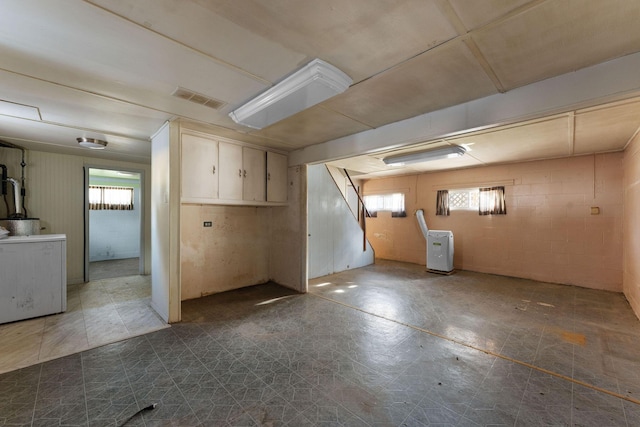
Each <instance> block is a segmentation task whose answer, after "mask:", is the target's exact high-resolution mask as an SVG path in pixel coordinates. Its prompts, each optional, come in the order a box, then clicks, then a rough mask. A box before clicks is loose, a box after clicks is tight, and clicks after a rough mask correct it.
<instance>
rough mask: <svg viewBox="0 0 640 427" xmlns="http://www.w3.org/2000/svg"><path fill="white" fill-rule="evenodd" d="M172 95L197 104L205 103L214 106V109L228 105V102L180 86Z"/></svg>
mask: <svg viewBox="0 0 640 427" xmlns="http://www.w3.org/2000/svg"><path fill="white" fill-rule="evenodd" d="M171 96H175V97H178V98H182V99H185V100H187V101H191V102H195V103H196V104H200V105H204V106H205V107H209V108H213V109H214V110H219V109H220V108H222V107H224V106H225V105H226V102H223V101H220V100H217V99H214V98H210V97H208V96H206V95H203V94H201V93H197V92H194V91H192V90H189V89H185V88H183V87H179V86H178V87H177V88H176V90H174V91H173V93H172V94H171Z"/></svg>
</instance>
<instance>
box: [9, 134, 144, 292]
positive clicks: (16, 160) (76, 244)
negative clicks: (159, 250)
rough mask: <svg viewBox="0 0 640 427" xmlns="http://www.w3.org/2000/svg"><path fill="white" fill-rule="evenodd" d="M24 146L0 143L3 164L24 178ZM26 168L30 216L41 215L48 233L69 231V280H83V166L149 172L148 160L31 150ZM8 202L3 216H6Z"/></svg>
mask: <svg viewBox="0 0 640 427" xmlns="http://www.w3.org/2000/svg"><path fill="white" fill-rule="evenodd" d="M20 159H21V152H20V150H15V149H10V148H3V147H0V164H5V165H7V167H8V169H9V173H8V175H9V176H10V177H15V178H20V174H21V168H20ZM26 163H27V167H26V168H25V176H26V185H25V187H26V190H27V197H26V200H25V204H26V206H27V208H28V213H29V216H30V217H37V218H40V224H41V226H42V227H45V229H44V230H43V231H42V233H46V234H66V235H67V282H68V283H70V284H72V283H81V282H82V281H83V271H84V183H83V181H84V172H83V166H84V165H85V164H90V165H92V166H104V167H107V168H113V169H139V170H143V171H145V173H146V174H147V176H149V174H150V171H151V166H150V165H148V164H139V163H129V162H116V161H111V160H101V159H97V158H92V157H82V156H70V155H63V154H52V153H46V152H41V151H27V154H26ZM150 182H151V180H150V179H146V180H145V185H146V187H145V190H146V191H145V194H146V195H147V197H146V199H147V200H146V201H145V207H146V209H145V213H144V215H145V221H144V224H145V255H146V256H145V258H146V259H145V273H147V274H148V273H149V272H150V270H151V264H150V258H149V254H150V253H151V243H150V237H149V235H150V222H149V219H148V218H149V217H150V208H149V206H150V203H149V201H150V199H149V197H150V196H149V194H150V188H151V187H150V185H151V184H150ZM5 211H6V209H5V207H4V202H3V203H0V217H5V216H6V212H5Z"/></svg>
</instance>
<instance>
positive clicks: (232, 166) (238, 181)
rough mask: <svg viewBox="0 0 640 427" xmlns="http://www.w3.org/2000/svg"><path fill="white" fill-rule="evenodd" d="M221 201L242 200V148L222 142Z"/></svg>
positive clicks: (220, 156)
mask: <svg viewBox="0 0 640 427" xmlns="http://www.w3.org/2000/svg"><path fill="white" fill-rule="evenodd" d="M219 160H220V199H223V200H242V182H243V179H242V176H243V172H244V170H243V168H242V147H241V146H240V145H236V144H229V143H226V142H220V152H219Z"/></svg>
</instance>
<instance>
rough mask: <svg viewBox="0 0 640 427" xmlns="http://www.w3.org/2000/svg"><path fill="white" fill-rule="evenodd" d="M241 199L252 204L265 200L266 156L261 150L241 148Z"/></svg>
mask: <svg viewBox="0 0 640 427" xmlns="http://www.w3.org/2000/svg"><path fill="white" fill-rule="evenodd" d="M242 164H243V171H242V177H243V179H244V183H243V187H242V198H243V199H244V200H248V201H252V202H264V201H266V200H267V184H266V181H267V155H266V152H265V151H263V150H258V149H255V148H249V147H242Z"/></svg>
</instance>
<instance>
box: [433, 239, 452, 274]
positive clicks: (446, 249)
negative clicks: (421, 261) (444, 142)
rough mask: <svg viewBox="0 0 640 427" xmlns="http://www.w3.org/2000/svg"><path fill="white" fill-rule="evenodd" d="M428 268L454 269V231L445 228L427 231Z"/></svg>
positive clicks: (435, 269)
mask: <svg viewBox="0 0 640 427" xmlns="http://www.w3.org/2000/svg"><path fill="white" fill-rule="evenodd" d="M427 270H433V271H441V272H443V273H449V272H451V271H453V233H452V232H451V231H444V230H429V231H427Z"/></svg>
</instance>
